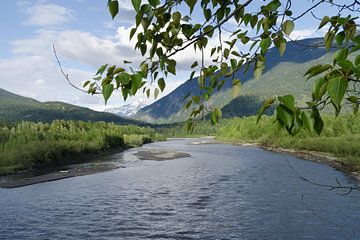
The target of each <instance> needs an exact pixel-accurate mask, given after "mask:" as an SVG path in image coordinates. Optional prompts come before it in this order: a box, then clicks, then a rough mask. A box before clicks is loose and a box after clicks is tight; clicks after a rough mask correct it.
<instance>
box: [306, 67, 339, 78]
mask: <svg viewBox="0 0 360 240" xmlns="http://www.w3.org/2000/svg"><path fill="white" fill-rule="evenodd" d="M332 67H333V66H332V65H330V64H325V65H316V66H314V67H312V68H310V69H309V71H310V72H309V71H308V72H306V74H308V75H309V76H308V79H310V78H312V77H315V76H317V75H319V74H321V73H323V72H325V71H327V70H329V69H330V68H332Z"/></svg>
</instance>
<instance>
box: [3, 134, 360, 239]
mask: <svg viewBox="0 0 360 240" xmlns="http://www.w3.org/2000/svg"><path fill="white" fill-rule="evenodd" d="M199 142H201V143H202V141H199V139H172V140H170V141H166V142H158V143H152V144H147V145H145V146H143V147H141V148H135V149H130V150H127V151H125V152H123V153H120V154H115V155H112V156H108V157H107V159H106V162H108V163H112V164H114V165H116V166H119V168H118V169H115V170H112V171H108V172H102V173H97V174H92V175H87V176H80V177H73V178H67V179H62V180H58V181H53V182H44V183H39V184H35V185H31V186H26V187H20V188H14V189H0V206H1V207H0V220H1V228H0V239H359V238H360V201H359V199H360V193H359V192H356V191H355V192H352V193H351V194H348V195H341V193H343V192H341V191H340V192H339V191H330V190H329V189H327V188H324V187H319V186H316V185H314V184H311V183H309V182H306V181H304V180H302V179H300V178H299V176H301V177H304V178H306V179H309V180H311V181H313V182H315V183H320V184H330V185H336V184H337V181H338V182H340V183H341V184H343V185H353V184H359V182H358V181H357V180H355V179H353V178H351V177H349V176H347V175H345V174H344V173H342V172H339V171H337V170H335V169H333V168H331V167H329V166H327V165H325V164H321V163H316V162H311V161H306V160H302V159H299V158H296V157H293V156H290V155H286V154H279V153H273V152H269V151H266V150H263V149H259V148H257V147H252V146H232V145H226V144H199ZM149 149H151V151H152V152H160V153H162V155H161V156H164V154H163V151H176V152H181V153H183V155H181V154H180V155H179V158H171V160H166V159H161V161H157V160H154V159H152V160H146V159H145V160H142V159H144V156H146V155H144V154H139V153H144V151H147V150H149ZM139 155H140V156H142V157H141V158H140V157H139ZM165 155H166V154H165Z"/></svg>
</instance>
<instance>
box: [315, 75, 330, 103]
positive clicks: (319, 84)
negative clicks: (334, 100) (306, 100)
mask: <svg viewBox="0 0 360 240" xmlns="http://www.w3.org/2000/svg"><path fill="white" fill-rule="evenodd" d="M326 85H327V82H326V81H325V78H323V77H322V78H319V79H317V80H316V81H314V86H313V93H312V96H313V99H314V100H315V101H319V100H320V99H321V98H322V96H324V94H325V92H326Z"/></svg>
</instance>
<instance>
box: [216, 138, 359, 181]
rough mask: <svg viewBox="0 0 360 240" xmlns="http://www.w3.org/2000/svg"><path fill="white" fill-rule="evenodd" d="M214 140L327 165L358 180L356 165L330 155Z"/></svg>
mask: <svg viewBox="0 0 360 240" xmlns="http://www.w3.org/2000/svg"><path fill="white" fill-rule="evenodd" d="M216 140H217V141H218V143H223V144H232V145H236V146H253V147H258V148H262V149H264V150H267V151H271V152H275V153H282V154H288V155H291V156H295V157H298V158H301V159H304V160H308V161H313V162H318V163H323V164H327V165H329V166H331V167H333V168H335V169H337V170H338V171H341V172H344V173H346V174H348V175H350V176H352V177H354V178H356V179H357V180H360V170H359V166H358V165H355V166H353V165H347V164H346V163H344V159H341V158H340V157H337V156H334V155H332V154H330V153H326V152H319V151H309V150H305V149H293V148H283V147H280V146H276V145H270V144H262V143H260V142H244V141H241V140H235V139H232V140H230V139H224V138H223V139H221V138H216Z"/></svg>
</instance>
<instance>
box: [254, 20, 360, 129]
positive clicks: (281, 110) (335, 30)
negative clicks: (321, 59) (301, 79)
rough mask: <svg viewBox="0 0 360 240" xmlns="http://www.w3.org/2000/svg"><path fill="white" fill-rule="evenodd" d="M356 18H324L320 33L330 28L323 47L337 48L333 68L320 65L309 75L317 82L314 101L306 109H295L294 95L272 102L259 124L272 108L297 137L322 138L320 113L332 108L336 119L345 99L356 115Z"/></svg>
mask: <svg viewBox="0 0 360 240" xmlns="http://www.w3.org/2000/svg"><path fill="white" fill-rule="evenodd" d="M355 20H356V18H353V17H351V16H347V17H339V16H335V17H331V18H330V17H328V16H325V17H324V18H323V19H322V21H321V23H320V26H319V29H321V28H323V27H324V26H326V25H330V26H329V29H328V31H327V33H326V34H325V38H324V45H325V47H326V48H327V49H328V50H329V49H330V48H332V47H334V48H338V50H337V51H336V52H335V53H334V55H333V62H332V64H319V65H315V66H312V67H311V68H310V69H309V70H308V71H307V72H306V73H305V76H307V78H308V79H311V78H316V79H315V81H314V86H313V91H312V101H310V102H307V106H306V107H303V108H300V107H295V100H294V97H293V96H291V95H287V96H280V97H278V98H277V101H275V98H270V99H268V100H266V101H265V102H264V105H263V106H262V108H261V109H260V110H259V112H258V121H259V119H260V117H261V115H262V114H263V112H264V110H265V109H267V108H268V107H270V106H271V105H273V104H275V103H276V104H277V107H276V113H275V116H276V120H277V121H278V122H279V123H280V124H281V125H282V126H284V127H285V128H286V130H287V131H288V132H289V133H290V134H292V135H295V134H297V133H298V132H299V130H300V129H301V128H302V127H305V128H306V129H307V130H308V131H310V132H313V131H314V130H315V132H316V133H317V134H320V133H321V132H322V129H323V126H324V124H323V120H322V118H321V116H320V113H319V110H321V109H323V108H324V107H325V106H326V105H329V104H331V105H332V106H333V107H334V109H335V115H336V116H337V115H338V114H339V113H340V111H341V108H342V105H343V101H344V99H345V100H346V101H347V102H348V103H350V104H352V107H353V112H354V114H357V112H358V109H359V103H360V101H359V99H360V90H359V89H358V86H357V85H358V84H357V83H358V82H359V81H360V80H359V79H360V55H359V52H358V50H359V49H360V35H359V34H357V33H356V30H357V25H356V22H355Z"/></svg>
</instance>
